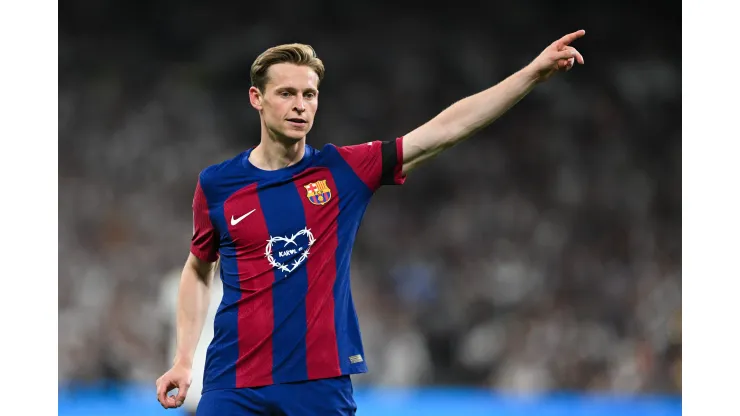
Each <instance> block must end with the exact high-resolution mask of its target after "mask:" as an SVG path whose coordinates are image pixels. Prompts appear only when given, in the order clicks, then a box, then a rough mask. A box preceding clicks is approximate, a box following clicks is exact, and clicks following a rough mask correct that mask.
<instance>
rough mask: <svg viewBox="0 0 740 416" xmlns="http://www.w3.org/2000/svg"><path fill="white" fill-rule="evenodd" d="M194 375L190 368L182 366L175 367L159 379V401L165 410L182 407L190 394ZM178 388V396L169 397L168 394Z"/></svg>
mask: <svg viewBox="0 0 740 416" xmlns="http://www.w3.org/2000/svg"><path fill="white" fill-rule="evenodd" d="M191 382H192V373H191V370H190V368H187V367H185V366H182V365H175V366H173V367H172V368H171V369H170V370H169V371H168V372H166V373H164V375H162V377H160V378H159V379H157V400H158V401H159V404H161V405H162V407H164V408H165V409H174V408H176V407H180V406H182V403H183V402H184V401H185V397H186V396H187V394H188V389H189V388H190V383H191ZM175 388H177V395H176V396H175V395H173V396H168V395H167V393H169V392H170V391H172V390H174V389H175Z"/></svg>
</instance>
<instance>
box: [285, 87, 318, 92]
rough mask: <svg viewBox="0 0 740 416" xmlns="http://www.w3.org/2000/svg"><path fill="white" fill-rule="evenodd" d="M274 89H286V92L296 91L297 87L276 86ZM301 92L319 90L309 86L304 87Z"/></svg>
mask: <svg viewBox="0 0 740 416" xmlns="http://www.w3.org/2000/svg"><path fill="white" fill-rule="evenodd" d="M276 90H277V91H288V92H296V91H298V89H297V88H294V87H277V88H276ZM303 92H319V90H317V89H316V88H311V87H309V88H305V89H304V90H303Z"/></svg>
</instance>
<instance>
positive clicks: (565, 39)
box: [557, 29, 586, 46]
mask: <svg viewBox="0 0 740 416" xmlns="http://www.w3.org/2000/svg"><path fill="white" fill-rule="evenodd" d="M585 34H586V31H585V30H583V29H581V30H578V31H575V32H573V33H568V34H567V35H565V36H563V37H562V38H560V40H558V42H557V43H558V44H559V45H561V46H565V45H568V44H570V43H571V42H573V41H574V40H576V39H578V38H580V37H581V36H583V35H585Z"/></svg>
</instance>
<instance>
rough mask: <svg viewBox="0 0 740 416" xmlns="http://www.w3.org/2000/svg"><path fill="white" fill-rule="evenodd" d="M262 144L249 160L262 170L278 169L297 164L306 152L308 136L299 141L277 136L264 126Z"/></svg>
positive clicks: (256, 148)
mask: <svg viewBox="0 0 740 416" xmlns="http://www.w3.org/2000/svg"><path fill="white" fill-rule="evenodd" d="M262 128H263V131H262V138H261V140H260V144H259V145H258V146H257V147H255V149H254V150H253V151H252V153H251V154H250V155H249V161H250V162H251V163H252V164H253V165H254V166H256V167H258V168H259V169H262V170H278V169H283V168H286V167H288V166H292V165H295V164H296V163H298V162H300V161H301V159H303V155H304V154H305V152H306V138H305V137H304V138H302V139H301V140H299V141H295V140H292V139H285V138H280V137H276V136H275V135H273V134H270V132H267V131H266V130H267V129H266V128H265V126H264V125H263V126H262Z"/></svg>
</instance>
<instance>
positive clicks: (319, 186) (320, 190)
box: [303, 180, 331, 205]
mask: <svg viewBox="0 0 740 416" xmlns="http://www.w3.org/2000/svg"><path fill="white" fill-rule="evenodd" d="M303 186H304V187H305V188H306V196H307V197H308V200H309V201H311V203H312V204H314V205H324V204H326V203H327V202H329V200H330V199H331V189H329V187H328V186H327V185H326V180H322V181H318V182H312V183H309V184H308V185H303Z"/></svg>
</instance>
